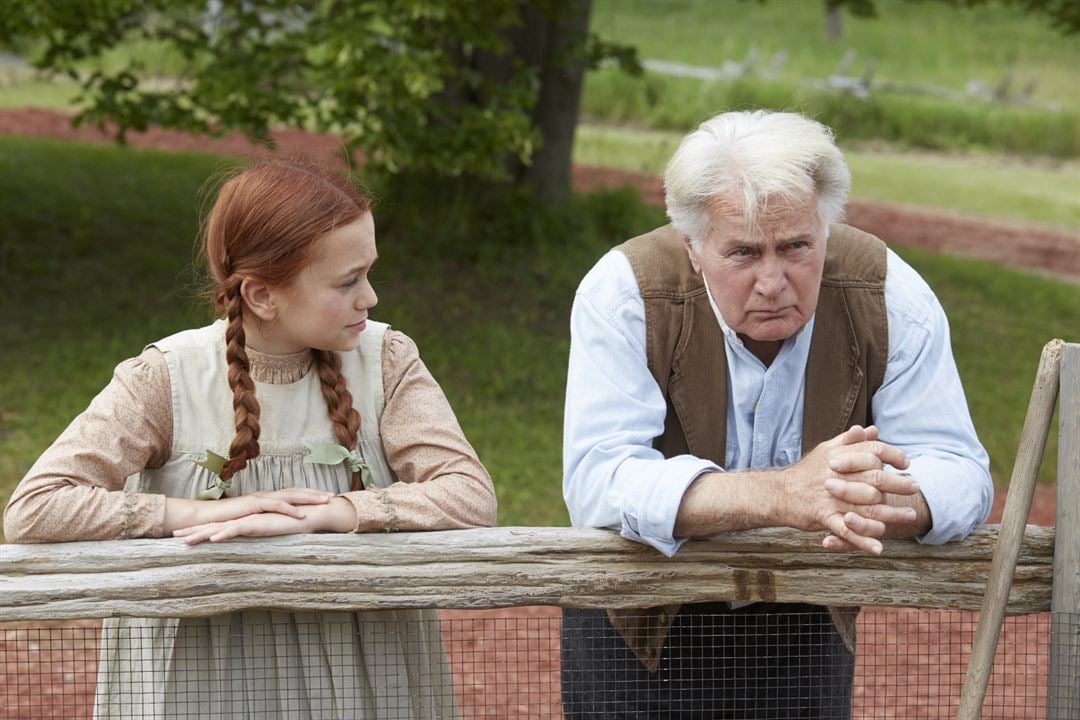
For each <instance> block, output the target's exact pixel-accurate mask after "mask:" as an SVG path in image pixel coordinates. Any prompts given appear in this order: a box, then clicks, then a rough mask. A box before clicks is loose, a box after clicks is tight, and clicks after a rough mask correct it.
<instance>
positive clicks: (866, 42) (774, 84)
mask: <svg viewBox="0 0 1080 720" xmlns="http://www.w3.org/2000/svg"><path fill="white" fill-rule="evenodd" d="M878 5H879V6H880V9H881V16H880V18H878V19H877V20H858V19H850V18H849V19H848V20H847V25H846V31H845V34H844V37H843V38H842V39H841V40H840V41H838V42H836V43H829V42H827V41H826V40H825V39H824V37H823V33H822V31H821V29H822V27H823V22H822V5H821V3H818V2H780V1H773V2H764V3H755V2H712V1H711V0H708V1H702V2H692V1H690V0H683V1H681V2H670V3H652V2H643V1H638V0H610V1H608V2H600V3H598V4H597V6H596V8H595V10H594V13H593V27H594V29H595V30H597V31H599V32H600V33H601V34H603V35H605V36H606V37H609V38H611V39H613V40H616V41H620V42H625V43H628V44H631V45H635V46H636V47H638V49H639V50H640V53H641V55H642V57H644V58H651V59H660V60H668V61H680V62H685V63H689V64H693V65H706V66H714V67H718V66H722V64H723V62H724V61H725V60H741V59H743V58H744V57H745V56H746V55H747V53H748V52H749V51H750V49H751V48H756V49H757V51H758V52H760V53H761V54H762V55H764V56H765V58H766V59H767V58H768V57H769V56H771V55H772V54H773V53H775V52H779V51H781V50H784V51H786V52H788V53H789V54H790V57H789V59H788V61H787V63H786V64H785V65H784V66H783V67H782V68H781V70H780V71H779V72H777V73H764V72H759V73H757V74H754V75H750V76H747V77H744V78H742V79H739V80H720V81H702V80H699V79H695V78H683V77H671V76H668V75H660V74H657V73H652V72H646V73H645V75H644V76H643V77H640V78H632V77H629V76H626V75H623V74H620V73H619V72H617V71H615V70H613V69H602V70H598V71H596V72H592V73H590V74H589V76H588V77H587V79H586V84H585V93H584V97H583V99H582V112H583V113H584V116H585V117H586V118H588V119H589V121H590V122H597V123H601V122H602V123H623V124H632V125H635V126H639V127H648V128H653V129H658V130H676V131H679V132H685V131H686V130H688V129H690V128H692V127H693V126H695V125H697V124H698V123H699V122H700V121H702V120H704V119H705V118H707V117H709V116H711V115H714V114H715V113H717V112H721V111H725V110H733V109H749V108H767V109H772V110H794V111H798V112H802V113H804V114H806V115H808V116H810V117H813V118H815V119H817V120H820V121H821V122H823V123H825V124H827V125H829V126H830V127H832V128H833V129H834V130H835V131H836V133H837V136H838V137H839V138H840V139H841V140H842V141H845V142H846V141H851V140H884V141H887V142H891V143H895V144H898V145H903V146H907V147H915V148H923V149H930V150H949V151H956V150H959V151H967V150H978V151H985V150H991V151H995V152H1006V153H1017V154H1023V155H1043V156H1049V157H1064V158H1071V157H1077V156H1080V93H1077V92H1076V90H1075V88H1076V87H1077V86H1078V84H1080V73H1078V72H1077V70H1076V68H1077V67H1080V45H1077V43H1076V42H1075V41H1074V40H1073V39H1072V38H1065V37H1063V36H1061V35H1060V33H1058V32H1057V31H1055V30H1052V29H1050V27H1049V26H1048V25H1047V23H1045V22H1043V21H1041V20H1039V19H1037V18H1034V17H1028V16H1024V15H1023V14H1022V13H1020V11H1019V10H1018V9H1016V8H1012V7H1001V6H999V5H997V4H993V5H991V6H989V7H979V8H960V7H952V6H949V5H947V4H945V3H938V2H925V3H913V2H908V1H906V0H884V1H883V2H880V3H878ZM848 49H855V50H857V51H858V56H859V57H860V58H862V59H863V61H865V59H866V58H868V57H872V58H874V59H875V62H876V67H877V72H876V74H875V75H874V83H875V84H874V88H875V89H874V91H873V92H872V93H871V95H870V97H868V98H863V99H860V98H857V97H855V96H853V95H851V94H847V93H841V92H838V91H835V90H829V89H826V88H825V87H824V85H823V84H822V80H823V79H824V78H825V77H827V76H828V75H830V74H831V73H832V72H834V71H835V68H836V65H837V63H838V62H839V61H840V58H841V57H842V56H843V54H844V53H845V52H846V51H847V50H848ZM1010 70H1012V71H1014V72H1015V78H1016V83H1015V85H1014V88H1018V87H1020V86H1022V85H1024V84H1026V83H1028V82H1029V81H1030V80H1031V79H1033V78H1037V84H1036V86H1035V93H1034V95H1033V96H1032V97H1033V99H1034V101H1035V102H1036V107H1028V106H1025V105H1020V104H1016V103H1011V104H1002V103H992V102H989V101H985V100H980V99H977V98H976V97H973V96H969V95H963V94H962V93H963V91H964V89H965V86H966V83H967V82H968V81H969V80H970V81H980V82H982V83H984V84H990V85H995V84H997V83H998V82H999V81H1000V78H1001V77H1002V76H1003V75H1004V74H1005V73H1006V72H1008V71H1010ZM848 73H849V74H853V75H861V74H862V65H861V64H856V66H855V67H854V68H852V69H851V70H849V71H848ZM890 83H891V84H892V85H893V86H894V87H896V86H897V84H898V83H906V84H908V86H910V84H912V83H920V84H922V85H933V86H935V87H937V88H940V89H941V90H942V91H945V92H949V93H952V94H953V96H954V98H952V99H947V98H943V97H938V96H937V95H936V94H930V93H927V92H925V91H918V92H917V91H914V90H911V89H907V90H902V91H898V90H893V91H885V90H884V88H885V87H886V86H887V85H888V84H890ZM956 97H960V98H962V99H959V100H958V99H955V98H956ZM1054 107H1059V108H1060V109H1061V111H1054V110H1053V109H1052V108H1054Z"/></svg>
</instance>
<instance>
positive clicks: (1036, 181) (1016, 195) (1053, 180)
mask: <svg viewBox="0 0 1080 720" xmlns="http://www.w3.org/2000/svg"><path fill="white" fill-rule="evenodd" d="M681 139H682V134H680V133H672V132H662V131H655V130H652V131H641V130H632V129H627V128H610V127H597V126H588V125H583V126H579V127H578V130H577V136H576V138H575V144H574V161H575V162H579V163H583V164H587V165H599V166H604V167H615V168H621V169H625V170H634V171H637V172H644V173H648V174H650V175H660V174H661V173H662V172H663V169H664V165H665V164H666V163H667V161H668V158H670V157H671V155H672V153H674V151H675V148H677V147H678V144H679V141H680V140H681ZM844 155H845V157H846V158H847V160H848V165H849V166H850V167H851V172H852V178H853V179H852V185H853V191H852V194H853V195H854V196H855V197H858V198H866V199H871V200H883V201H887V202H898V203H910V204H914V205H925V206H927V207H936V208H941V209H945V210H953V211H957V212H963V213H970V214H974V215H983V216H986V217H996V218H1001V219H1005V220H1012V221H1022V222H1038V223H1046V224H1051V225H1059V226H1062V227H1065V228H1069V229H1073V230H1080V165H1077V164H1076V163H1075V162H1069V163H1054V162H1049V161H1047V162H1038V163H1036V162H1023V161H1020V160H1017V159H1012V158H1008V157H1001V156H990V155H975V156H972V155H966V156H957V155H933V154H928V153H899V152H896V151H890V150H887V151H868V150H850V149H849V150H846V151H845V153H844Z"/></svg>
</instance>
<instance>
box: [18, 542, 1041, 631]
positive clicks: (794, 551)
mask: <svg viewBox="0 0 1080 720" xmlns="http://www.w3.org/2000/svg"><path fill="white" fill-rule="evenodd" d="M997 534H998V533H997V528H995V527H988V528H982V529H979V530H977V531H976V532H975V533H973V534H972V535H971V537H969V538H968V539H967V540H966V541H964V542H962V543H951V544H948V545H942V546H930V545H920V544H918V543H916V542H914V541H909V540H889V541H886V542H885V552H884V553H883V554H882V555H881V556H877V557H875V556H871V555H865V554H855V553H852V554H832V553H826V552H823V551H822V549H821V538H822V535H821V534H820V533H802V532H798V531H794V530H787V529H776V528H774V529H768V530H758V531H751V532H745V533H737V534H731V535H726V536H718V537H715V538H710V539H704V540H692V541H690V542H688V543H686V544H685V545H684V546H683V548H682V549H681V550H680V551H679V553H678V555H677V556H676V557H674V558H670V559H669V558H666V557H664V556H663V555H661V554H660V553H658V552H656V551H655V550H653V549H652V548H649V547H647V546H644V545H641V544H638V543H634V542H631V541H628V540H624V539H623V538H621V537H619V536H618V535H617V534H616V533H613V532H610V531H605V530H587V529H571V528H489V529H482V530H457V531H449V532H427V533H399V534H394V535H348V534H325V535H295V536H288V537H282V538H267V539H259V540H240V541H235V542H229V543H222V544H220V545H211V544H204V545H199V546H195V547H189V546H186V545H184V544H183V543H182V542H181V541H180V540H176V539H163V540H120V541H110V542H83V543H63V544H55V545H2V546H0V620H48V619H72V618H94V617H110V616H122V615H129V616H145V617H172V616H204V615H211V614H216V613H221V612H227V611H231V610H238V609H243V608H278V609H294V610H366V609H375V608H407V607H443V608H480V607H508V606H514V605H545V604H550V605H562V606H564V607H595V608H620V607H647V606H652V605H663V604H668V603H672V602H699V601H706V600H732V599H743V600H766V601H777V602H814V603H822V604H834V605H883V606H898V607H926V608H954V609H977V608H978V607H979V606H980V603H981V598H982V592H983V588H984V586H985V581H986V576H987V573H988V572H989V567H990V562H991V558H992V555H993V548H994V544H995V539H996V537H997ZM1053 546H1054V529H1053V528H1041V527H1035V526H1029V527H1028V528H1027V530H1026V533H1025V542H1024V550H1023V552H1022V553H1021V556H1020V558H1019V560H1018V565H1017V568H1016V572H1015V576H1014V583H1013V588H1012V593H1011V594H1010V596H1009V607H1008V611H1009V612H1010V613H1026V612H1038V611H1042V610H1046V609H1048V608H1049V605H1050V593H1051V587H1050V568H1051V566H1052V563H1053Z"/></svg>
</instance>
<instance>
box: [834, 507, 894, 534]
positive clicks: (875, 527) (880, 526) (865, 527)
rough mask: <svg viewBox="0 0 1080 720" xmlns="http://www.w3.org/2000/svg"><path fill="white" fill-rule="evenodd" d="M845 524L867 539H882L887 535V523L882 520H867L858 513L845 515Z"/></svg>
mask: <svg viewBox="0 0 1080 720" xmlns="http://www.w3.org/2000/svg"><path fill="white" fill-rule="evenodd" d="M844 524H845V525H847V526H848V527H849V528H851V529H852V531H854V532H856V533H858V534H859V535H863V536H866V537H875V538H880V537H881V536H882V535H884V534H885V523H883V522H881V521H880V520H873V519H871V518H865V517H863V516H862V515H860V514H859V513H856V512H847V513H844Z"/></svg>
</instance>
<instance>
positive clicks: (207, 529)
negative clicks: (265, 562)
mask: <svg viewBox="0 0 1080 720" xmlns="http://www.w3.org/2000/svg"><path fill="white" fill-rule="evenodd" d="M278 492H288V491H285V490H280V491H278ZM268 494H273V493H268ZM244 497H249V496H244ZM232 499H235V500H240V499H242V498H232ZM218 502H221V501H218ZM293 510H296V508H293ZM355 527H356V510H355V508H354V507H353V504H352V503H351V502H349V501H348V500H346V499H345V498H342V497H338V498H334V499H333V501H332V502H323V503H322V504H319V505H317V506H315V507H310V508H307V509H306V510H305V511H303V514H302V515H301V516H300V517H297V516H295V515H292V514H285V513H280V512H273V511H270V512H257V513H252V514H248V515H244V516H242V517H238V518H233V519H231V520H224V521H215V522H204V523H199V524H196V525H192V526H190V527H184V528H179V529H177V530H175V531H173V536H174V537H182V538H184V542H185V543H187V544H188V545H197V544H198V543H201V542H205V541H206V540H209V541H210V542H223V541H225V540H231V539H232V538H237V537H274V536H276V535H298V534H301V533H315V532H325V531H329V532H350V531H352V530H353V529H354V528H355Z"/></svg>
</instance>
